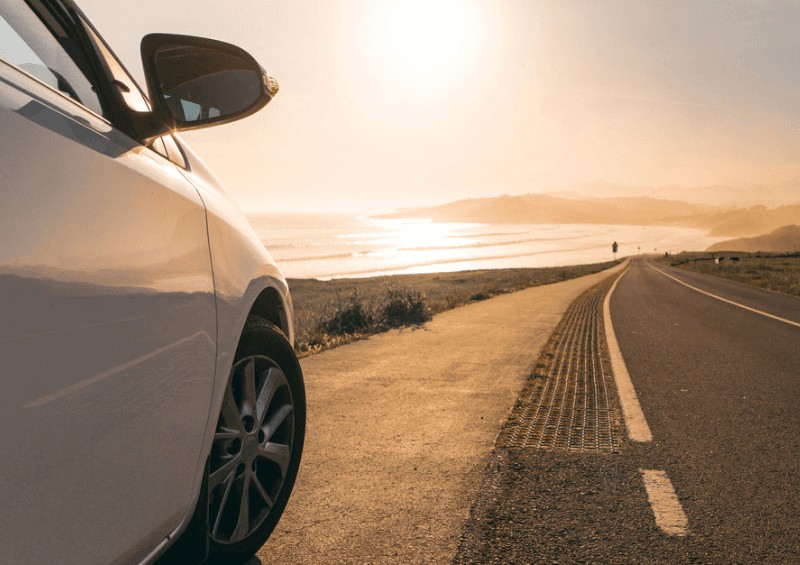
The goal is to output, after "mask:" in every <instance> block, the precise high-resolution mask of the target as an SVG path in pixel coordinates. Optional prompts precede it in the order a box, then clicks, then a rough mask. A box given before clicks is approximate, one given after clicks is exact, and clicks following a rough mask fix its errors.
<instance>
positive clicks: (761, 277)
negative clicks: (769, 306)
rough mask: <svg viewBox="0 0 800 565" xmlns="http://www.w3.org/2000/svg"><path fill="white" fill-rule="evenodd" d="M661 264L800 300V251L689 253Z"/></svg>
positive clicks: (666, 259) (665, 260) (674, 256)
mask: <svg viewBox="0 0 800 565" xmlns="http://www.w3.org/2000/svg"><path fill="white" fill-rule="evenodd" d="M659 260H660V261H662V262H664V263H666V264H668V265H672V266H674V267H680V268H682V269H687V270H690V271H696V272H698V273H704V274H707V275H713V276H715V277H721V278H724V279H729V280H733V281H737V282H740V283H744V284H749V285H751V286H757V287H760V288H766V289H768V290H774V291H777V292H782V293H784V294H790V295H792V296H797V297H798V298H800V252H798V253H791V254H779V255H778V254H767V253H738V252H736V253H725V252H688V253H680V254H677V255H672V256H670V257H662V258H660V259H659Z"/></svg>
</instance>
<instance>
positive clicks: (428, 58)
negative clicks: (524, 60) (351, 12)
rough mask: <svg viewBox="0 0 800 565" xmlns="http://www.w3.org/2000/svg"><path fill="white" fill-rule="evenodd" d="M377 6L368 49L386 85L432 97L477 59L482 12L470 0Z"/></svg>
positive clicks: (462, 77) (452, 84) (464, 73)
mask: <svg viewBox="0 0 800 565" xmlns="http://www.w3.org/2000/svg"><path fill="white" fill-rule="evenodd" d="M380 7H381V11H380V13H378V14H375V16H376V17H375V18H374V20H373V25H372V26H371V33H370V36H371V37H370V44H371V45H370V50H371V51H372V56H373V57H377V58H379V59H380V73H381V78H382V79H383V80H384V81H385V82H386V84H387V85H389V86H390V88H396V87H397V86H400V87H401V88H402V89H403V90H405V91H406V92H408V93H410V94H412V95H415V96H422V97H423V98H430V97H432V96H434V95H436V94H439V95H441V94H443V92H444V91H447V90H451V89H455V88H456V87H458V86H459V85H461V83H463V82H464V80H466V76H467V75H468V74H469V71H470V69H471V68H474V66H475V65H477V64H478V61H477V60H476V59H477V56H476V54H477V53H478V51H479V43H480V31H481V28H480V17H479V16H478V14H477V10H476V8H475V5H474V4H473V3H472V2H471V1H470V0H400V1H397V2H393V3H391V4H385V3H381V4H380Z"/></svg>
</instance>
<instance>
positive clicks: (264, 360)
mask: <svg viewBox="0 0 800 565" xmlns="http://www.w3.org/2000/svg"><path fill="white" fill-rule="evenodd" d="M293 441H294V404H293V402H292V393H291V389H290V388H289V383H288V381H287V380H286V375H284V373H283V371H282V370H281V369H280V367H278V365H277V364H276V363H275V362H274V361H273V360H272V359H270V358H268V357H265V356H262V355H253V356H250V357H245V358H244V359H242V360H241V361H239V362H238V363H236V364H235V365H234V366H233V370H232V372H231V378H230V379H229V380H228V385H227V387H226V389H225V397H224V398H223V401H222V410H221V412H220V416H219V420H218V422H217V429H216V432H215V433H214V443H213V447H212V450H211V461H210V470H209V476H208V493H209V532H210V535H211V539H213V540H214V541H215V542H217V543H222V544H232V543H236V542H240V541H242V540H244V539H246V538H247V537H248V536H249V535H250V534H251V533H253V532H254V531H255V530H256V529H258V527H259V526H260V525H261V524H262V523H263V522H264V520H265V519H266V518H267V516H268V515H269V513H270V510H271V509H272V508H273V506H274V505H275V501H276V500H277V497H278V494H279V493H280V491H281V488H282V487H283V484H284V482H285V481H286V474H287V472H288V469H289V461H290V459H291V454H292V445H293Z"/></svg>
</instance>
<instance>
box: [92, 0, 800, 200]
mask: <svg viewBox="0 0 800 565" xmlns="http://www.w3.org/2000/svg"><path fill="white" fill-rule="evenodd" d="M79 3H80V5H81V7H82V8H83V10H84V11H85V12H86V13H87V15H88V16H89V17H90V19H92V21H93V22H94V23H95V25H96V26H97V27H98V28H99V30H100V32H101V33H103V35H104V36H105V38H106V39H107V40H108V42H109V43H110V44H111V46H112V47H113V48H114V49H115V51H116V52H117V54H118V55H119V56H120V57H121V58H122V59H123V61H124V62H125V64H126V65H127V66H128V68H129V70H130V71H131V72H132V73H133V74H134V76H136V77H137V78H138V79H139V80H140V81H141V82H142V84H143V81H142V80H141V77H142V72H141V63H140V60H139V52H138V49H139V40H140V39H141V37H142V36H143V35H144V34H146V33H149V32H174V33H186V34H192V35H203V36H207V37H214V38H217V39H222V40H225V41H229V42H232V43H235V44H237V45H239V46H241V47H243V48H245V49H246V50H248V51H249V52H250V53H252V54H253V55H254V56H255V57H256V59H258V60H259V61H260V62H261V64H262V65H263V66H264V67H265V68H266V69H267V70H268V71H270V73H271V74H273V75H274V76H275V77H276V78H277V80H278V82H279V83H280V85H281V91H280V93H279V94H278V96H277V97H276V98H275V100H273V101H272V102H271V103H270V105H269V106H267V107H266V108H265V109H264V110H262V111H261V112H260V113H258V114H256V115H255V116H252V117H250V118H248V119H245V120H243V121H241V122H237V123H234V124H230V125H226V126H220V127H217V128H210V129H207V130H202V131H199V132H195V133H190V134H185V135H184V138H185V139H186V140H187V141H188V142H189V143H190V144H191V145H192V147H193V148H195V149H196V150H197V151H198V152H199V153H200V154H201V155H202V156H203V157H204V159H205V160H206V162H207V163H208V164H209V165H210V166H211V167H212V168H213V169H214V171H215V172H216V173H217V175H218V176H219V177H220V179H221V180H222V181H223V183H224V184H225V186H226V187H227V188H228V189H229V191H230V192H231V193H232V194H233V195H234V196H235V197H236V199H237V200H238V201H239V202H240V203H241V204H242V205H243V206H244V207H245V208H246V209H249V210H262V211H291V210H297V211H342V212H351V211H354V212H359V213H363V212H374V211H379V210H387V209H393V208H396V207H401V206H415V205H425V204H435V203H441V202H446V201H450V200H455V199H459V198H466V197H477V196H491V195H499V194H518V193H525V192H540V191H547V190H553V189H557V188H559V187H564V186H569V185H570V184H573V183H579V182H583V181H595V180H607V181H610V182H618V183H623V184H631V185H668V184H678V185H683V186H698V185H709V184H717V183H749V182H755V183H773V182H781V181H786V180H788V179H795V178H800V27H799V26H800V23H799V22H800V0H799V1H795V0H786V1H782V2H768V1H760V0H753V1H748V2H745V1H731V2H710V1H709V2H703V1H699V0H686V1H679V0H669V1H665V2H662V3H656V2H644V1H613V2H612V1H609V2H593V1H577V2H567V1H562V0H559V1H555V0H554V1H549V2H546V1H537V2H534V1H522V0H519V1H503V0H396V1H394V0H392V1H390V0H372V1H367V0H338V1H323V0H317V1H307V0H292V1H280V2H279V1H276V0H228V1H226V2H222V1H219V2H211V1H201V0H171V1H170V2H165V1H163V0H158V1H137V2H136V3H135V5H136V7H137V8H136V10H135V11H133V10H132V9H131V8H120V5H119V3H118V2H109V1H108V0H79Z"/></svg>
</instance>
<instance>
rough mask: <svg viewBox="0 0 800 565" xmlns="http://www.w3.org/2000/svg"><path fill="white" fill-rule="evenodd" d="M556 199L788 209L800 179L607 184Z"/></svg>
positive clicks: (571, 188) (796, 199) (564, 192)
mask: <svg viewBox="0 0 800 565" xmlns="http://www.w3.org/2000/svg"><path fill="white" fill-rule="evenodd" d="M550 194H552V195H553V196H559V197H565V198H575V195H580V197H582V198H627V197H641V196H645V197H650V198H656V199H660V200H680V201H683V202H689V203H691V204H705V205H709V206H722V207H725V206H756V205H759V204H761V205H766V206H785V205H793V204H798V205H800V177H798V178H795V179H791V180H788V181H785V182H781V183H776V184H771V185H758V184H742V185H736V186H729V185H711V186H697V187H690V188H683V187H678V186H628V185H622V184H615V183H610V182H605V181H598V182H591V183H579V184H574V185H568V186H565V187H563V188H562V189H560V190H559V191H558V192H551V193H550Z"/></svg>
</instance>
